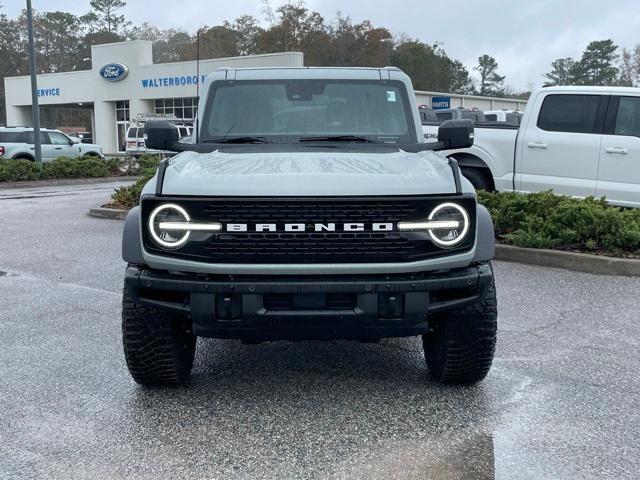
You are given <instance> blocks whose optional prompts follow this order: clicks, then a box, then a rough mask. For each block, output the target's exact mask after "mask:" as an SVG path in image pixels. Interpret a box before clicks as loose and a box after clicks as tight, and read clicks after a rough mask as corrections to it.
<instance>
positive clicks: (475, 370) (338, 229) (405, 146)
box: [122, 68, 497, 385]
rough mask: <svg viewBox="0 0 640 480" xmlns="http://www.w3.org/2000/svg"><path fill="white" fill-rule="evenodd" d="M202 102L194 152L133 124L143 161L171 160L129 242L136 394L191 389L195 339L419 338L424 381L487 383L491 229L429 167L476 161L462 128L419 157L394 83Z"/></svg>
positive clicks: (241, 79) (238, 83)
mask: <svg viewBox="0 0 640 480" xmlns="http://www.w3.org/2000/svg"><path fill="white" fill-rule="evenodd" d="M228 78H233V81H229V80H227V79H228ZM202 88H203V91H202V94H201V96H200V105H199V108H198V111H199V112H202V115H201V117H200V121H199V125H200V130H199V132H198V135H197V137H198V143H185V142H179V137H178V132H177V131H176V129H175V127H174V126H173V125H172V124H170V123H169V122H166V121H165V122H147V123H146V125H145V135H146V137H147V146H148V147H149V148H152V149H157V150H165V149H169V150H174V151H180V152H181V153H178V154H177V155H176V156H174V157H172V158H171V159H170V160H168V161H163V162H162V163H161V164H160V167H159V169H158V172H157V174H156V176H155V177H154V178H153V179H151V180H150V181H149V182H148V183H147V184H146V185H145V187H144V189H143V191H142V195H141V197H140V206H139V207H135V208H133V209H132V210H131V211H130V213H129V214H128V216H127V219H126V222H125V226H124V233H123V240H122V246H123V251H122V256H123V259H124V260H125V261H126V262H127V263H128V267H127V269H126V273H125V288H124V291H123V302H122V332H123V336H124V341H123V346H124V352H125V356H126V360H127V366H128V368H129V371H130V373H131V375H132V376H133V378H134V379H135V380H136V381H137V382H139V383H142V384H146V385H157V384H167V383H183V382H185V381H187V379H188V376H189V372H190V370H191V367H192V364H193V359H194V352H195V346H196V339H197V337H198V336H202V337H213V338H236V339H240V340H242V341H244V342H247V343H256V342H261V341H268V340H297V339H314V338H317V339H325V340H330V339H350V340H359V341H368V342H375V341H378V340H380V339H381V338H383V337H396V336H414V335H420V336H422V340H423V346H424V354H425V358H426V362H427V365H428V367H429V372H430V375H431V377H432V378H433V379H435V380H437V381H441V382H444V383H463V384H468V383H474V382H478V381H480V380H482V379H483V378H484V377H485V375H486V374H487V372H488V371H489V368H490V366H491V361H492V358H493V354H494V347H495V340H496V328H497V323H496V321H497V320H496V319H497V313H496V308H497V307H496V292H495V286H494V280H493V272H492V270H491V264H490V260H491V258H492V257H493V253H494V232H493V226H492V222H491V217H490V216H489V213H488V211H487V210H486V208H484V207H483V206H482V205H479V204H478V203H477V202H476V196H475V192H474V190H473V187H472V186H471V184H470V183H469V182H468V181H466V180H465V179H464V178H463V177H461V175H460V172H459V169H458V167H457V164H456V162H453V161H450V160H447V159H446V158H445V157H443V156H441V155H438V154H437V153H434V150H440V149H445V148H452V147H454V146H456V145H457V146H469V145H471V144H472V143H473V123H472V122H470V121H469V120H456V121H450V122H444V123H443V124H442V125H441V126H440V129H439V142H438V143H436V144H431V143H427V142H426V141H425V139H424V138H423V136H422V130H421V125H420V118H419V116H418V108H417V105H416V101H415V95H414V93H413V86H412V85H411V81H410V79H409V77H408V76H407V75H405V74H404V73H403V72H401V71H400V70H399V69H397V68H384V69H378V68H370V69H363V68H353V69H349V68H287V69H283V68H278V69H275V68H271V69H270V68H263V69H256V68H251V69H219V70H216V71H215V72H213V73H211V74H209V75H208V76H207V79H206V81H205V83H204V84H203V86H202ZM310 112H312V113H313V114H310Z"/></svg>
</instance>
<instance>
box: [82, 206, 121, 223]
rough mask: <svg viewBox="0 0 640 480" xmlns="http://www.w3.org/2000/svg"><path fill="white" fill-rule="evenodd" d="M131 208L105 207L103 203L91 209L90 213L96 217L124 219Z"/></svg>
mask: <svg viewBox="0 0 640 480" xmlns="http://www.w3.org/2000/svg"><path fill="white" fill-rule="evenodd" d="M128 213H129V210H121V209H118V208H105V207H103V206H101V205H98V206H96V207H92V208H90V209H89V213H88V215H89V216H90V217H96V218H108V219H110V220H124V219H125V218H127V214H128Z"/></svg>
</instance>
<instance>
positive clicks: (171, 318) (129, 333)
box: [122, 287, 197, 386]
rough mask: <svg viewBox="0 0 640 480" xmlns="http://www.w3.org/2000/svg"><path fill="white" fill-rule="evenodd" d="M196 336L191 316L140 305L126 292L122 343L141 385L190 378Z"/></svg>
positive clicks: (133, 373) (183, 380)
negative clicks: (192, 327)
mask: <svg viewBox="0 0 640 480" xmlns="http://www.w3.org/2000/svg"><path fill="white" fill-rule="evenodd" d="M196 339H197V338H196V336H195V335H194V334H193V332H192V331H191V321H190V319H189V318H188V317H186V316H183V315H179V314H174V313H169V312H165V311H162V310H159V309H157V308H153V307H148V306H145V305H138V304H135V303H134V302H133V299H132V298H131V294H130V293H129V291H128V290H127V288H126V287H125V288H124V290H123V294H122V343H123V346H124V356H125V358H126V360H127V367H128V368H129V372H130V373H131V376H132V377H133V379H134V380H135V381H136V382H138V383H139V384H141V385H148V386H155V385H182V384H184V383H186V382H187V380H188V379H189V373H190V372H191V367H192V366H193V358H194V356H195V351H196Z"/></svg>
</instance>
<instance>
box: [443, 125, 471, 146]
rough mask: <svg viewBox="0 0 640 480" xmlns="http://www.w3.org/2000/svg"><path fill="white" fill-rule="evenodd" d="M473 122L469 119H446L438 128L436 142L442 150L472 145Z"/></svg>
mask: <svg viewBox="0 0 640 480" xmlns="http://www.w3.org/2000/svg"><path fill="white" fill-rule="evenodd" d="M473 136H474V133H473V122H472V121H471V120H468V119H465V120H446V121H444V122H442V124H441V125H440V128H438V142H440V143H441V144H442V147H443V148H442V150H453V149H455V148H469V147H471V146H472V145H473Z"/></svg>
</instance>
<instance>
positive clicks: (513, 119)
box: [483, 110, 522, 125]
mask: <svg viewBox="0 0 640 480" xmlns="http://www.w3.org/2000/svg"><path fill="white" fill-rule="evenodd" d="M483 113H484V118H486V119H487V121H488V122H502V123H508V124H509V125H520V120H521V119H522V112H520V111H516V110H485V111H484V112H483Z"/></svg>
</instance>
